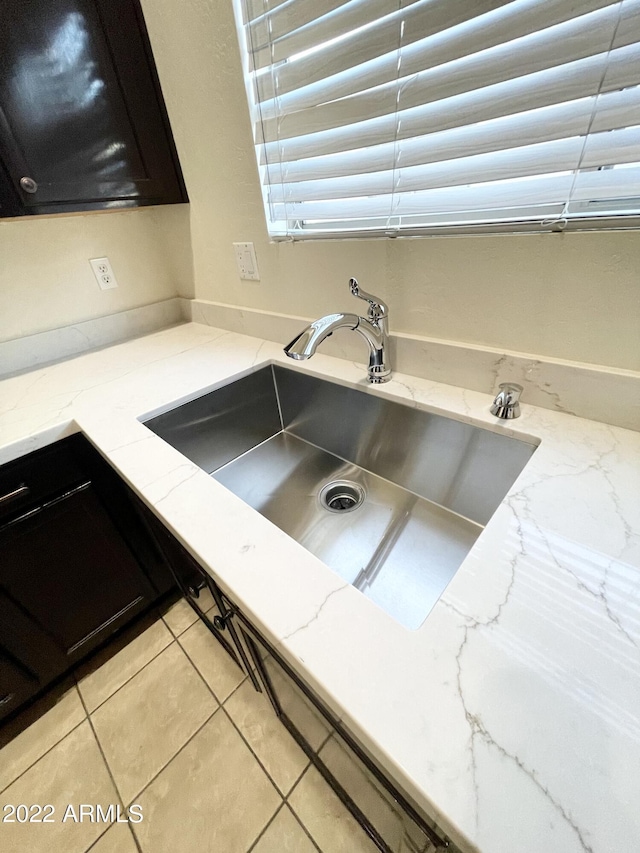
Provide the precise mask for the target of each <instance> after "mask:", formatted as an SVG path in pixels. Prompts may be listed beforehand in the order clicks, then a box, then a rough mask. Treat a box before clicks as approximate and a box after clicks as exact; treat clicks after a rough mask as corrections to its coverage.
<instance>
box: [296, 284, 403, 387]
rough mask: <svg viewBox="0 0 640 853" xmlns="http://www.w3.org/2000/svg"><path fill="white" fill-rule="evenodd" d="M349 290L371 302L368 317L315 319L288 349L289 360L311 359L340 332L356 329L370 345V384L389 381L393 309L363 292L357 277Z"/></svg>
mask: <svg viewBox="0 0 640 853" xmlns="http://www.w3.org/2000/svg"><path fill="white" fill-rule="evenodd" d="M349 289H350V291H351V293H352V294H353V295H354V296H357V297H358V298H359V299H364V301H365V302H368V303H369V307H368V309H367V316H366V317H359V316H358V315H357V314H327V315H326V316H325V317H320V319H319V320H314V322H313V323H311V324H310V325H308V326H307V328H306V329H303V330H302V331H301V332H300V334H299V335H297V336H296V337H295V338H294V339H293V340H292V341H291V343H290V344H287V346H286V347H285V348H284V351H285V353H286V354H287V355H288V356H289V358H295V359H297V360H300V361H301V360H302V359H306V358H311V356H312V355H313V354H314V353H315V351H316V349H317V348H318V346H319V345H320V344H321V343H322V341H324V340H325V338H328V337H329V335H332V334H333V333H334V332H335V331H336V329H352V330H353V331H354V332H360V334H361V335H362V337H363V338H364V339H365V341H366V342H367V343H368V344H369V367H368V378H369V382H376V383H379V382H388V381H389V379H390V378H391V368H390V367H389V363H388V358H389V356H388V353H387V352H386V350H387V341H388V336H389V309H388V308H387V306H386V305H385V303H384V302H383V301H382V300H381V299H378V298H377V297H376V296H371V294H369V293H365V291H364V290H361V289H360V285H359V284H358V282H357V281H356V279H355V278H350V279H349Z"/></svg>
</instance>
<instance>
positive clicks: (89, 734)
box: [0, 600, 376, 853]
mask: <svg viewBox="0 0 640 853" xmlns="http://www.w3.org/2000/svg"><path fill="white" fill-rule="evenodd" d="M16 732H19V733H17V734H16ZM320 736H322V730H320ZM0 747H1V748H0V811H1V812H2V814H0V821H1V820H2V817H3V816H4V817H5V818H6V817H7V816H9V817H10V816H11V812H10V811H9V810H7V809H5V806H7V805H11V804H12V805H14V806H17V805H20V804H22V805H26V806H32V805H37V804H39V805H41V806H44V805H47V804H49V805H50V806H52V807H53V808H54V811H53V812H52V813H51V814H50V821H47V822H39V823H38V822H32V821H29V822H25V823H20V822H18V821H16V822H13V823H10V822H0V851H2V853H25V851H26V853H85V851H89V850H90V851H91V853H136V851H137V853H165V851H166V853H183V851H184V853H187V851H188V853H193V851H199V853H214V851H215V853H249V851H251V853H318V851H321V853H375V849H376V848H375V847H374V846H373V845H372V843H371V842H370V841H369V839H368V838H367V837H366V836H365V835H364V833H363V832H362V831H361V830H360V828H359V827H358V825H357V824H356V823H355V821H354V820H353V818H352V817H351V815H350V814H349V813H348V812H347V811H346V809H344V807H343V806H342V804H341V803H340V801H339V800H338V798H337V797H336V796H335V794H334V793H333V792H332V791H331V789H330V788H329V787H328V786H327V785H326V783H325V782H324V780H323V779H322V777H321V776H320V775H319V774H318V772H317V771H316V770H315V769H314V768H313V767H311V766H310V764H309V761H308V759H307V757H306V756H305V754H304V753H303V752H302V750H301V749H300V748H299V747H298V745H297V744H296V743H295V741H294V740H293V739H292V738H291V737H290V735H289V734H288V733H287V731H286V730H285V729H284V728H283V727H282V726H281V724H280V723H279V722H278V721H277V719H276V717H275V716H274V715H273V714H272V712H271V709H270V707H268V706H267V705H266V704H265V699H264V697H262V696H261V695H260V694H257V693H256V692H255V691H254V690H253V688H252V687H251V684H250V682H249V681H248V680H247V679H245V678H244V676H243V674H242V673H241V672H240V670H238V669H237V667H236V666H235V664H234V663H233V662H232V661H231V660H230V659H229V658H228V656H227V655H226V653H225V652H224V650H223V649H222V648H221V647H220V646H219V644H218V643H217V642H216V641H215V640H214V638H213V637H211V635H210V634H209V632H208V630H207V629H206V628H205V627H204V626H203V625H202V624H201V623H200V622H198V621H196V618H195V614H194V613H193V611H192V610H191V608H190V607H189V605H188V604H187V603H186V602H185V601H183V600H181V601H178V602H177V603H176V604H174V605H172V606H171V607H170V608H169V609H167V610H166V611H165V612H164V613H163V614H162V615H158V614H153V615H151V616H149V617H147V619H146V620H145V621H144V622H143V623H142V624H141V625H138V626H135V627H134V628H133V629H131V630H130V631H129V632H127V633H125V634H124V635H123V636H122V637H120V638H119V639H118V640H117V641H115V642H114V643H112V644H111V645H110V646H109V647H108V648H107V649H105V650H104V652H102V653H100V654H99V655H98V656H97V657H96V658H94V659H93V660H92V661H90V662H89V664H87V665H86V666H84V667H83V668H82V669H81V670H79V671H78V672H77V674H76V678H75V680H73V679H70V680H69V682H67V683H66V684H64V685H62V686H61V687H60V688H59V689H57V690H56V691H53V692H52V694H51V695H49V696H47V697H46V698H45V699H44V700H43V701H42V702H41V703H39V704H38V705H37V706H35V707H34V708H32V709H30V710H29V711H27V712H25V714H23V715H22V717H21V718H19V719H18V720H17V721H15V723H14V724H10V725H9V726H5V727H4V729H0ZM80 804H84V805H85V806H86V807H87V808H86V809H85V812H84V815H83V818H82V820H80V814H79V806H80ZM98 804H100V805H101V806H102V809H103V812H104V811H105V810H106V809H107V807H108V806H109V805H113V806H114V813H115V808H116V807H117V806H120V818H121V820H120V822H117V821H110V820H107V821H104V820H96V819H95V816H96V811H95V806H96V805H98ZM132 804H136V805H138V806H139V807H140V809H141V812H142V821H140V822H138V823H133V822H126V809H127V807H129V806H131V805H132ZM68 806H72V807H73V812H69V810H68V808H67V807H68ZM91 806H93V812H92V811H91V810H90V809H89V807H91ZM48 811H50V810H48ZM65 812H66V820H63V818H64V817H65ZM30 814H31V816H32V817H35V818H37V817H38V816H39V817H40V818H42V816H43V815H42V814H40V815H38V814H37V812H36V810H35V809H32V810H31V811H30ZM21 816H23V817H24V810H22V812H21ZM92 817H93V818H94V819H93V820H92V819H91V818H92Z"/></svg>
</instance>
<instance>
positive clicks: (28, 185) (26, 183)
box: [20, 178, 38, 193]
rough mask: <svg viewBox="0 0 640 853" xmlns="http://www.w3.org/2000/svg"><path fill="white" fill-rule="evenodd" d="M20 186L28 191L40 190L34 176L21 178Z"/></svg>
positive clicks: (35, 191)
mask: <svg viewBox="0 0 640 853" xmlns="http://www.w3.org/2000/svg"><path fill="white" fill-rule="evenodd" d="M20 186H21V187H22V189H23V190H24V191H25V192H26V193H37V192H38V185H37V184H36V182H35V181H34V180H33V178H20Z"/></svg>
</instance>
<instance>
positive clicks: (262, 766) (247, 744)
mask: <svg viewBox="0 0 640 853" xmlns="http://www.w3.org/2000/svg"><path fill="white" fill-rule="evenodd" d="M221 708H222V710H223V711H224V713H225V716H226V717H227V719H228V720H229V722H230V723H231V725H232V726H233V728H234V729H235V730H236V731H237V733H238V734H239V736H240V739H241V740H242V742H243V743H244V745H245V746H246V747H247V749H248V750H249V752H250V753H251V755H252V756H253V757H254V759H255V760H256V762H257V763H258V765H259V766H260V768H261V770H262V772H263V773H264V774H265V776H266V777H267V779H268V780H269V781H270V782H271V784H272V785H273V787H274V788H275V789H276V793H277V794H278V796H279V797H280V799H281V800H282V801H283V802H284V799H285V798H284V794H283V793H282V791H281V790H280V788H279V787H278V786H277V785H276V783H275V781H274V780H273V779H272V778H271V776H270V774H269V773H268V772H267V768H266V767H265V766H264V764H263V763H262V761H261V760H260V759H259V758H258V756H257V755H256V753H255V751H254V750H253V749H252V748H251V744H250V743H249V742H248V741H247V739H246V738H245V736H244V735H243V734H242V732H241V731H240V729H239V727H238V726H237V725H236V724H235V722H234V720H233V718H232V716H231V714H230V713H229V712H228V711H227V709H226V708H225V707H224V705H222V706H221Z"/></svg>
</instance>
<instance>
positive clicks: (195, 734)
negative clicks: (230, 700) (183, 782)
mask: <svg viewBox="0 0 640 853" xmlns="http://www.w3.org/2000/svg"><path fill="white" fill-rule="evenodd" d="M220 710H221V706H218V707H217V708H216V709H215V710H214V711H212V712H211V713H210V714H209V716H208V717H207V719H206V720H204V721H203V722H202V723H201V724H200V725H199V726H198V728H197V729H196V730H195V732H194V733H193V734H192V735H190V737H189V738H188V739H187V740H186V741H185V742H184V743H183V744H182V746H181V747H180V749H179V750H178V751H177V752H176V753H175V755H172V756H171V758H170V759H169V760H168V761H167V763H166V764H164V765H163V766H162V767H161V768H160V770H158V772H157V773H154V774H153V776H152V777H151V779H149V781H148V782H146V783H145V785H144V787H142V788H141V789H140V790H139V791H138V793H137V794H136V795H135V796H134V798H133V799H132V800H131V801H130V802H129V803H128V805H127V808H128V807H129V806H131V805H133V804H134V803H135V802H136V801H137V800H138V799H139V798H140V797H141V796H142V795H143V794H144V792H145V791H146V790H147V788H148V787H149V785H151V784H153V782H155V780H156V779H157V778H158V776H159V775H160V774H161V773H162V772H163V771H164V770H166V769H167V767H168V766H169V765H170V764H171V763H172V762H173V761H175V759H176V758H177V757H178V756H179V755H180V753H181V752H182V750H183V749H184V748H185V747H187V746H188V745H189V744H190V743H191V741H192V740H193V739H194V738H195V737H196V736H197V735H198V734H200V732H201V731H202V729H203V728H204V727H205V726H206V725H207V723H208V722H209V721H210V720H211V718H212V717H214V716H215V715H216V714H217V713H218V711H220ZM133 833H134V835H135V830H133Z"/></svg>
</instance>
